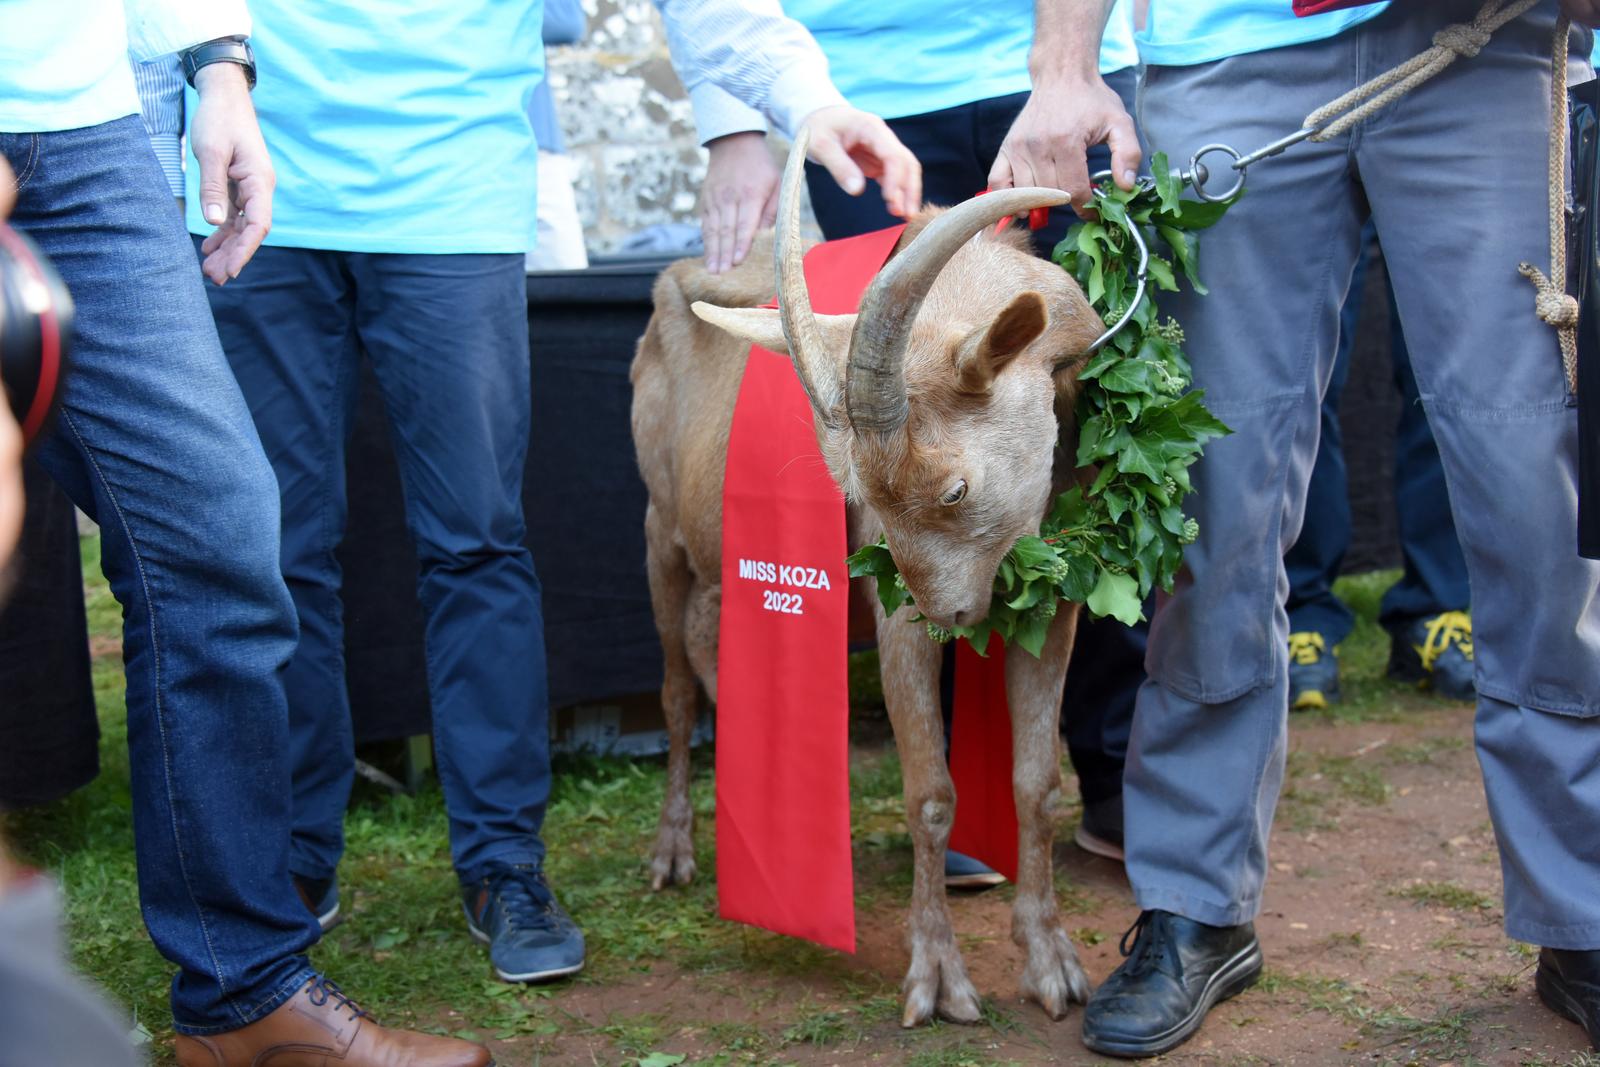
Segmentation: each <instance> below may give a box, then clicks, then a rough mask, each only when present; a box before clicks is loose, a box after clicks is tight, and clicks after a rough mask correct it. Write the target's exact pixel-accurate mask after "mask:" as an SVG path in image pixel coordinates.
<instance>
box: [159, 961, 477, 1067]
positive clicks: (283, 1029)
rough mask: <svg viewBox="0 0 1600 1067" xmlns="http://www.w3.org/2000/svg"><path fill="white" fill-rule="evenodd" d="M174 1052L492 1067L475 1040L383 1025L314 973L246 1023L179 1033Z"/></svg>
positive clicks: (193, 1058)
mask: <svg viewBox="0 0 1600 1067" xmlns="http://www.w3.org/2000/svg"><path fill="white" fill-rule="evenodd" d="M176 1051H177V1053H178V1067H492V1061H491V1060H490V1058H489V1050H488V1049H486V1048H484V1047H483V1046H482V1045H475V1044H473V1043H471V1042H470V1041H458V1040H456V1039H455V1038H453V1037H433V1036H430V1035H428V1034H418V1033H413V1032H411V1031H410V1030H385V1029H384V1028H383V1027H381V1026H379V1025H378V1024H377V1023H376V1022H374V1021H373V1020H372V1017H371V1016H370V1015H368V1014H367V1013H366V1012H364V1011H362V1010H361V1009H360V1008H358V1007H356V1006H355V1004H354V1003H353V1002H352V1001H351V1000H350V998H349V997H347V996H345V995H344V994H343V993H341V992H339V987H338V986H336V985H334V984H333V983H332V982H330V981H328V980H327V979H326V978H323V977H321V976H316V977H313V978H311V979H309V980H308V981H307V982H306V984H305V985H304V986H302V987H301V988H300V991H299V992H297V993H296V994H295V995H294V996H292V997H290V998H289V999H288V1000H286V1001H284V1003H283V1004H282V1005H281V1006H280V1007H279V1008H278V1009H277V1010H276V1011H274V1012H273V1013H272V1014H271V1015H268V1016H267V1017H266V1018H264V1019H257V1020H256V1021H255V1022H253V1023H251V1024H250V1025H249V1026H246V1027H243V1028H241V1029H238V1030H229V1031H228V1032H227V1033H224V1034H212V1035H211V1036H209V1037H190V1036H189V1035H188V1034H179V1035H178V1041H177V1046H176Z"/></svg>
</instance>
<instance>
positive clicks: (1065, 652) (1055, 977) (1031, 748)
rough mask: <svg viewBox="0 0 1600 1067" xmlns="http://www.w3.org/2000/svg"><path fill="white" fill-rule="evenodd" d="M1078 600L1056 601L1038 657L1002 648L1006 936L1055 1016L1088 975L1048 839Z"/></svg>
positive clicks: (1082, 989) (1079, 993)
mask: <svg viewBox="0 0 1600 1067" xmlns="http://www.w3.org/2000/svg"><path fill="white" fill-rule="evenodd" d="M1077 615H1078V612H1077V607H1076V606H1075V605H1072V604H1063V605H1061V610H1060V612H1059V613H1058V614H1057V615H1056V618H1055V621H1054V622H1053V623H1052V624H1051V626H1050V634H1049V636H1048V638H1046V640H1045V645H1044V649H1043V652H1042V654H1041V655H1040V657H1039V658H1038V659H1035V658H1034V657H1033V656H1030V655H1028V654H1027V653H1026V652H1024V651H1022V650H1021V649H1009V648H1008V649H1007V650H1006V700H1007V702H1008V703H1009V704H1010V706H1011V739H1012V752H1011V767H1012V789H1013V791H1014V795H1015V797H1016V802H1017V896H1016V901H1015V903H1014V904H1013V905H1012V909H1011V940H1013V941H1015V942H1016V943H1017V944H1018V945H1020V946H1021V947H1022V948H1023V949H1024V950H1025V951H1026V952H1027V954H1028V962H1027V964H1026V965H1025V967H1024V968H1023V971H1022V994H1023V996H1026V997H1031V998H1032V999H1034V1000H1036V1001H1038V1002H1039V1004H1040V1005H1041V1006H1042V1007H1043V1008H1044V1010H1045V1011H1046V1012H1048V1013H1049V1015H1050V1017H1051V1018H1053V1019H1059V1018H1061V1017H1062V1016H1063V1015H1065V1014H1066V1013H1067V1005H1068V1003H1069V1002H1071V1001H1077V1002H1079V1003H1080V1004H1081V1003H1083V1002H1084V1001H1085V1000H1087V999H1088V997H1089V978H1088V976H1087V975H1086V974H1084V971H1083V966H1082V965H1081V964H1080V963H1079V962H1078V953H1077V952H1076V951H1075V950H1074V949H1073V947H1072V941H1071V940H1070V939H1069V938H1068V937H1067V934H1066V931H1065V930H1063V929H1062V928H1061V921H1060V918H1059V916H1058V915H1057V912H1056V895H1055V886H1054V873H1055V872H1054V866H1053V863H1052V851H1051V843H1052V841H1053V840H1054V838H1055V816H1056V809H1057V807H1058V806H1059V804H1060V801H1061V727H1060V723H1061V686H1062V682H1063V681H1064V680H1065V678H1066V674H1067V659H1068V657H1069V656H1070V655H1071V652H1072V639H1073V635H1074V633H1075V632H1076V629H1077Z"/></svg>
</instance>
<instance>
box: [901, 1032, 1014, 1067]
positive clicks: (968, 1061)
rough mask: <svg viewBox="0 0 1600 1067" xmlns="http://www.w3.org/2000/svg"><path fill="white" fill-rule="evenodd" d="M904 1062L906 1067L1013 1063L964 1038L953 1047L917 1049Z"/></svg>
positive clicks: (992, 1066) (986, 1066)
mask: <svg viewBox="0 0 1600 1067" xmlns="http://www.w3.org/2000/svg"><path fill="white" fill-rule="evenodd" d="M903 1062H904V1064H905V1067H997V1065H999V1064H1004V1063H1010V1062H1013V1061H1010V1060H1000V1059H997V1058H995V1056H994V1055H993V1054H992V1053H991V1052H990V1051H989V1050H988V1049H986V1048H983V1047H982V1046H980V1045H978V1044H976V1043H975V1042H972V1041H970V1040H968V1039H966V1038H962V1039H961V1040H960V1041H958V1042H956V1043H955V1044H953V1045H944V1046H942V1047H939V1048H920V1049H917V1050H916V1051H914V1052H911V1053H910V1054H909V1055H907V1056H906V1058H905V1060H904V1061H903Z"/></svg>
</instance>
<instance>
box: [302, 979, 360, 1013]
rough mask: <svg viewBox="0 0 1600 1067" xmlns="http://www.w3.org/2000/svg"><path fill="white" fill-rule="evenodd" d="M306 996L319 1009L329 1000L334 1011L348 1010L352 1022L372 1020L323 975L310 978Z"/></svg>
mask: <svg viewBox="0 0 1600 1067" xmlns="http://www.w3.org/2000/svg"><path fill="white" fill-rule="evenodd" d="M306 996H307V998H308V999H309V1000H310V1001H311V1003H312V1004H315V1005H316V1006H317V1007H319V1008H320V1007H322V1006H323V1005H324V1004H326V1003H328V1001H330V1000H331V1001H333V1007H334V1010H335V1011H344V1010H347V1009H348V1010H349V1012H350V1019H351V1021H352V1022H353V1021H355V1020H356V1019H370V1018H372V1015H371V1014H370V1013H369V1012H366V1011H363V1010H362V1009H361V1008H360V1007H359V1006H358V1005H357V1004H356V1002H355V1001H353V1000H351V999H350V998H349V997H347V996H346V995H345V994H344V991H343V990H341V989H340V988H339V987H338V985H336V984H335V983H333V982H330V981H328V979H327V977H326V976H325V975H320V974H316V975H312V976H311V981H310V983H309V984H308V985H307V987H306Z"/></svg>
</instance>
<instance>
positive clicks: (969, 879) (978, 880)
mask: <svg viewBox="0 0 1600 1067" xmlns="http://www.w3.org/2000/svg"><path fill="white" fill-rule="evenodd" d="M1005 884H1006V876H1005V875H1003V874H1001V873H1000V872H999V871H990V872H989V873H988V874H947V875H945V878H944V887H945V888H946V889H965V890H968V891H970V890H974V889H993V888H994V887H995V886H997V885H1005Z"/></svg>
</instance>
